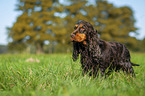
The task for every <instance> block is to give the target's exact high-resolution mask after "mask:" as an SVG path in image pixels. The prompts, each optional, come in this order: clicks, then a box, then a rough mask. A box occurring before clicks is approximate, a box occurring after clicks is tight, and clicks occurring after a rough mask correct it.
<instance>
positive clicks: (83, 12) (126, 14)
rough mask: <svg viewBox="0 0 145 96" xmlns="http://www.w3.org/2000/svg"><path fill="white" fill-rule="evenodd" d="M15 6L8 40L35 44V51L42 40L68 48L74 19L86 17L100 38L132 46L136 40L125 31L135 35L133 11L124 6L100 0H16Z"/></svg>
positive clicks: (40, 46) (39, 48)
mask: <svg viewBox="0 0 145 96" xmlns="http://www.w3.org/2000/svg"><path fill="white" fill-rule="evenodd" d="M17 10H18V11H21V12H22V14H21V15H20V16H19V17H18V18H17V21H16V22H15V23H14V25H13V27H12V28H10V29H11V30H10V32H9V37H10V38H12V42H10V43H11V45H12V46H15V43H18V44H21V43H26V44H27V47H29V46H35V49H36V53H43V52H44V47H45V41H49V46H50V47H53V48H54V47H58V48H55V49H59V50H63V49H62V48H63V47H64V46H65V50H69V51H70V49H71V47H72V46H71V42H70V40H69V38H70V33H71V32H72V31H73V26H74V24H75V23H76V22H77V21H78V20H86V21H89V22H90V23H91V24H92V25H94V27H95V28H96V29H97V30H98V33H99V34H100V38H102V39H104V40H107V41H118V42H121V43H124V44H126V45H127V46H128V47H129V48H132V49H135V48H136V46H135V45H136V44H138V41H137V40H136V38H134V37H131V36H130V35H129V34H130V33H134V34H135V35H137V32H136V30H137V28H136V27H135V26H134V23H135V19H134V16H133V11H132V10H131V8H129V7H127V6H123V7H119V8H118V7H116V6H114V5H113V4H110V3H108V2H107V1H104V0H95V3H94V4H93V5H92V4H90V3H89V0H67V3H62V4H60V3H59V0H33V1H32V0H19V2H18V4H17ZM13 44H14V45H13ZM60 48H61V49H60ZM53 50H54V49H53ZM65 50H64V51H63V52H65ZM55 51H57V50H55ZM50 52H52V50H51V51H50Z"/></svg>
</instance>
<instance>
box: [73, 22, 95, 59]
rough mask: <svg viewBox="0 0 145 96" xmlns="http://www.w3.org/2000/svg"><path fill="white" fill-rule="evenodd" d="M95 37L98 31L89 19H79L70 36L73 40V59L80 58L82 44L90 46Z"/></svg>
mask: <svg viewBox="0 0 145 96" xmlns="http://www.w3.org/2000/svg"><path fill="white" fill-rule="evenodd" d="M95 38H97V31H96V30H94V27H93V26H92V25H91V24H90V23H89V22H87V21H83V20H80V21H78V22H77V23H76V24H75V26H74V31H73V32H72V33H71V37H70V39H71V41H72V42H73V59H74V60H76V59H77V58H78V55H79V53H80V52H81V51H80V49H81V45H82V44H83V45H86V46H89V45H90V44H91V43H93V42H92V41H93V40H95ZM88 44H89V45H88Z"/></svg>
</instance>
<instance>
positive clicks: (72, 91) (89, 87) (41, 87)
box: [0, 53, 145, 96]
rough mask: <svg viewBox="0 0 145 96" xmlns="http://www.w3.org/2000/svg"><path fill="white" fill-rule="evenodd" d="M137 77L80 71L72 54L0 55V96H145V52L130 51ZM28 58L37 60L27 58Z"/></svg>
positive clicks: (77, 62)
mask: <svg viewBox="0 0 145 96" xmlns="http://www.w3.org/2000/svg"><path fill="white" fill-rule="evenodd" d="M131 56H132V58H131V61H132V62H134V63H138V64H140V66H135V67H134V70H135V73H136V78H132V77H130V76H127V75H126V74H124V73H123V72H120V73H115V72H113V73H112V74H111V75H110V76H109V77H108V78H106V79H105V78H95V79H94V78H92V77H89V76H88V75H85V76H83V75H82V69H81V65H80V63H79V60H78V61H76V62H73V61H72V59H71V54H48V55H45V54H44V55H32V54H31V55H30V54H19V55H18V54H13V55H11V54H3V55H0V96H145V53H131ZM29 58H33V59H37V60H39V61H38V62H33V61H29V62H28V61H26V60H27V59H29Z"/></svg>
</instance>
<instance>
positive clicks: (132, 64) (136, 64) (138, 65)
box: [131, 63, 140, 66]
mask: <svg viewBox="0 0 145 96" xmlns="http://www.w3.org/2000/svg"><path fill="white" fill-rule="evenodd" d="M131 65H132V66H140V65H139V64H134V63H131Z"/></svg>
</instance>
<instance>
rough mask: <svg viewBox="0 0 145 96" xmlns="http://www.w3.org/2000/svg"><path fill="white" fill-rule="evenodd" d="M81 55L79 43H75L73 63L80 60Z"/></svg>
mask: <svg viewBox="0 0 145 96" xmlns="http://www.w3.org/2000/svg"><path fill="white" fill-rule="evenodd" d="M79 53H80V48H79V43H78V42H73V57H72V58H73V61H76V60H77V59H78V56H79Z"/></svg>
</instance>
